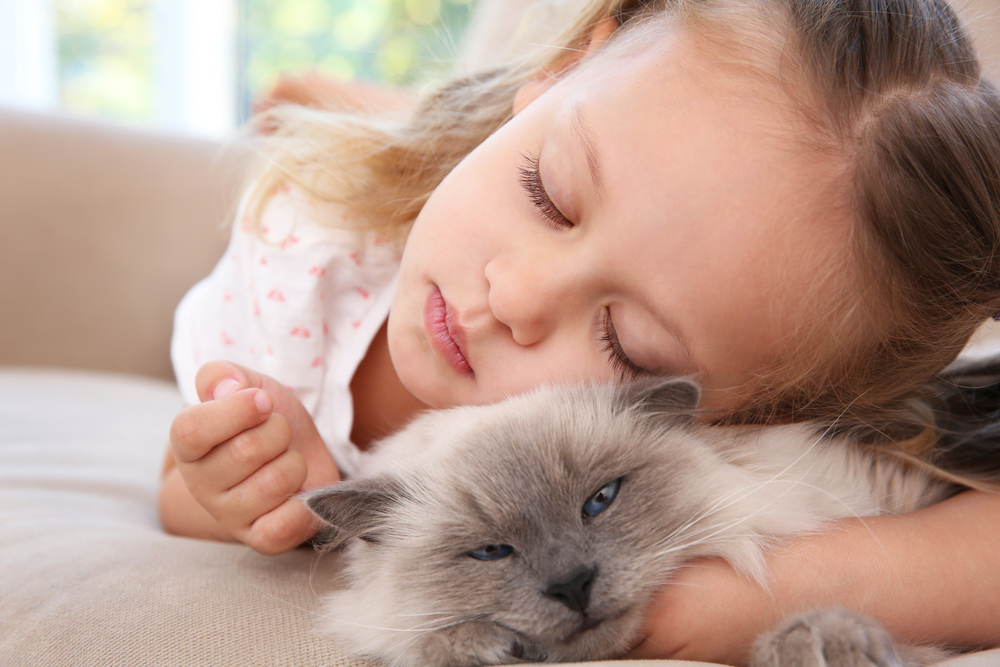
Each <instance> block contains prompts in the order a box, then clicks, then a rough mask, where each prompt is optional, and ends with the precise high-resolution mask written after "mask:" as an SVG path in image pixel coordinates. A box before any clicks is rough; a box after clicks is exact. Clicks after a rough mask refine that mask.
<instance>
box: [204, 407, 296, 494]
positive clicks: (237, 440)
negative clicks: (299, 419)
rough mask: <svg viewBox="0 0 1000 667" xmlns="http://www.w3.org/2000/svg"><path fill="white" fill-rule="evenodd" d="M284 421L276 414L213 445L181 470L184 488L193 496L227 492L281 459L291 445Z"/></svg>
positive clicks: (289, 431)
mask: <svg viewBox="0 0 1000 667" xmlns="http://www.w3.org/2000/svg"><path fill="white" fill-rule="evenodd" d="M291 437H292V436H291V429H290V428H289V427H288V421H287V420H286V419H285V418H284V417H283V416H281V415H279V414H277V413H271V415H270V416H269V417H268V418H267V419H266V420H265V421H264V423H263V424H260V425H258V426H255V427H254V428H251V429H247V430H246V431H243V432H242V433H239V434H238V435H236V436H234V437H232V438H230V439H229V440H227V441H226V442H223V443H222V444H220V445H217V446H216V447H215V448H214V449H213V450H212V451H210V452H209V453H208V454H206V455H205V456H203V457H202V458H201V459H200V460H199V461H196V462H195V463H193V464H191V465H190V466H188V468H189V469H188V470H185V480H186V481H187V484H188V488H190V489H191V490H192V492H193V493H195V492H196V491H195V489H198V492H205V493H207V492H214V493H221V492H224V491H228V490H229V489H231V488H233V487H234V486H236V485H237V484H240V483H242V482H243V481H244V480H246V479H248V478H249V477H250V476H251V475H253V474H254V473H255V472H257V471H258V470H260V469H261V468H262V467H264V466H265V465H266V464H267V463H269V462H271V461H273V460H274V459H276V458H278V457H279V456H281V454H282V453H283V452H284V451H285V450H286V449H288V445H289V443H290V442H291Z"/></svg>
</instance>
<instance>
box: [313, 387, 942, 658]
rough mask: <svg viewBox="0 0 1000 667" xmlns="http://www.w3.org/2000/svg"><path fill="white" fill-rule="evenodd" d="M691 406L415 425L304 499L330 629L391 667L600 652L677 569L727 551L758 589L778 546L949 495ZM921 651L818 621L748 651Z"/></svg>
mask: <svg viewBox="0 0 1000 667" xmlns="http://www.w3.org/2000/svg"><path fill="white" fill-rule="evenodd" d="M697 401H698V388H697V386H696V385H694V384H692V383H690V382H687V381H683V380H673V381H665V382H657V383H652V384H633V385H629V386H624V387H616V386H611V385H608V386H596V387H562V388H543V389H540V390H538V391H536V392H534V393H531V394H527V395H524V396H520V397H516V398H512V399H510V400H507V401H505V402H503V403H499V404H496V405H490V406H481V407H463V408H455V409H452V410H445V411H437V412H431V413H428V414H426V415H425V416H423V417H421V418H419V419H417V420H416V421H415V422H414V423H413V424H412V425H410V426H409V427H408V428H406V429H404V430H403V431H402V432H400V433H398V434H397V435H394V436H392V437H390V438H388V439H386V440H385V441H383V442H381V443H380V444H379V445H378V446H377V448H376V449H375V450H374V451H373V453H372V454H371V455H369V456H368V458H367V459H366V462H365V464H364V472H363V474H362V475H360V476H358V477H355V478H353V479H350V480H347V481H344V482H341V483H339V484H336V485H334V486H331V487H327V488H325V489H320V490H317V491H314V492H311V493H310V494H308V495H307V496H306V498H305V500H306V502H307V504H308V506H309V507H310V508H311V509H312V511H313V512H315V513H316V514H317V515H318V516H319V517H320V518H322V519H323V520H324V521H325V522H327V523H328V524H330V526H332V527H334V528H335V530H331V531H330V535H331V540H332V541H331V543H330V545H329V547H330V548H340V547H344V549H343V551H342V557H343V558H344V559H345V563H344V566H343V567H344V572H345V575H346V576H345V583H344V586H343V587H342V588H341V589H340V590H337V591H336V592H334V593H333V594H332V595H331V596H330V597H329V599H328V601H327V607H326V616H327V617H328V619H329V620H328V621H327V624H326V630H327V631H328V632H330V633H331V634H332V635H333V636H334V637H335V638H336V640H337V641H338V642H340V643H341V644H342V645H344V646H345V647H347V648H349V649H351V650H353V651H355V652H356V653H358V654H362V655H367V656H371V657H375V658H377V659H380V660H381V661H383V662H385V663H387V664H390V665H393V666H394V667H446V666H447V667H452V666H453V667H459V666H462V667H464V666H467V665H484V664H506V663H511V662H521V661H552V662H559V661H578V660H593V659H601V658H607V657H614V656H617V655H621V654H622V653H623V652H625V651H626V650H627V649H628V648H629V647H630V646H631V645H633V644H634V643H635V642H636V640H637V638H638V632H639V630H640V627H641V623H642V619H643V614H644V612H645V610H646V608H647V606H648V604H649V603H650V601H651V598H652V596H653V594H654V593H655V592H656V591H657V590H658V589H659V588H661V587H662V586H663V585H664V584H665V583H666V582H667V581H668V579H669V577H670V575H671V573H672V572H673V571H674V570H676V569H677V568H678V567H679V566H681V565H682V564H683V563H684V562H685V561H688V560H691V559H692V558H696V557H700V556H721V557H722V558H725V559H726V560H727V561H729V562H730V563H731V564H732V565H733V567H734V568H735V569H736V570H737V571H738V572H739V573H740V574H741V575H743V576H746V577H748V578H750V579H753V580H755V581H758V582H761V583H764V582H766V581H767V571H766V568H765V549H766V548H767V546H768V545H769V544H771V543H773V541H774V540H777V539H780V538H782V537H785V536H789V535H792V534H797V533H803V532H807V531H811V530H815V529H817V528H819V527H820V525H821V524H822V523H823V522H824V521H828V520H831V519H835V518H840V517H846V516H872V515H879V514H887V513H901V512H908V511H911V510H914V509H917V508H919V507H922V506H925V505H929V504H931V503H933V502H936V501H938V500H941V499H943V498H945V497H947V496H948V495H950V494H951V493H954V491H955V489H954V488H953V487H951V486H949V485H948V484H946V483H943V482H941V481H938V480H936V479H934V478H932V477H930V476H929V475H928V474H926V473H924V472H922V471H919V470H915V469H912V468H907V467H904V466H902V465H901V464H900V463H899V462H898V461H896V460H894V459H892V458H891V457H889V456H886V455H881V456H880V455H877V454H875V453H873V452H871V451H866V450H865V449H863V448H862V447H859V446H857V445H853V444H850V443H848V442H845V441H844V440H843V437H842V436H837V437H835V436H824V434H823V433H820V432H818V430H817V427H816V426H815V425H794V426H779V427H768V428H739V429H736V428H722V427H712V426H705V425H702V424H699V423H697V422H696V421H695V419H694V417H693V415H694V414H695V413H694V409H695V406H696V404H697ZM357 538H360V539H357ZM824 652H825V653H826V657H825V658H824ZM900 655H902V656H903V658H904V661H900V657H899V656H900ZM934 655H935V654H934V653H933V652H927V653H926V654H924V655H921V654H920V652H919V649H917V650H915V651H909V648H908V647H902V649H901V650H899V651H897V648H896V647H894V646H893V644H892V641H891V640H890V638H889V637H888V635H887V634H886V633H885V632H884V631H882V630H881V629H880V628H879V627H878V626H876V625H875V624H874V623H872V622H871V621H868V620H867V619H864V618H862V617H858V616H856V615H853V614H850V613H848V612H845V611H843V610H822V611H819V612H815V613H812V614H807V615H804V616H802V617H798V618H795V619H793V620H791V621H790V622H789V623H788V624H786V626H784V627H783V628H780V629H778V630H776V631H775V632H773V633H771V634H769V635H767V636H765V637H763V638H761V640H760V641H758V644H757V646H756V648H755V650H754V656H753V660H754V664H756V665H762V666H763V665H779V664H796V665H816V666H817V667H820V666H821V665H830V666H831V667H833V666H835V665H836V666H838V667H847V666H853V665H860V664H864V665H869V664H873V665H884V666H889V665H903V664H907V665H909V664H923V662H924V661H925V660H929V659H931V657H932V656H934ZM938 655H940V654H938Z"/></svg>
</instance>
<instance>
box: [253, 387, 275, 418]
mask: <svg viewBox="0 0 1000 667" xmlns="http://www.w3.org/2000/svg"><path fill="white" fill-rule="evenodd" d="M253 402H254V403H256V404H257V409H258V410H260V414H262V415H266V414H267V413H269V412H270V411H271V397H270V396H268V395H267V392H264V391H258V392H257V393H256V394H254V396H253Z"/></svg>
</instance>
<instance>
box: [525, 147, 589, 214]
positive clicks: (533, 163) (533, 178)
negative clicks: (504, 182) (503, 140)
mask: <svg viewBox="0 0 1000 667" xmlns="http://www.w3.org/2000/svg"><path fill="white" fill-rule="evenodd" d="M522 157H524V164H522V165H521V166H520V167H519V168H518V171H519V172H520V173H521V177H520V179H518V180H519V181H520V182H521V187H523V188H524V191H525V192H526V193H528V199H530V200H531V201H532V203H533V204H534V205H535V206H536V207H537V208H538V210H539V211H541V213H542V216H543V217H544V218H545V219H546V220H548V221H549V222H550V223H552V224H553V225H554V226H555V227H558V228H559V229H570V228H572V227H574V226H575V225H574V224H573V222H572V221H571V220H570V219H569V218H567V217H566V216H565V215H563V213H562V211H560V210H559V207H558V206H556V205H555V204H554V203H553V202H552V199H551V198H550V197H549V193H548V192H546V191H545V185H543V184H542V175H541V173H539V171H538V156H537V155H522Z"/></svg>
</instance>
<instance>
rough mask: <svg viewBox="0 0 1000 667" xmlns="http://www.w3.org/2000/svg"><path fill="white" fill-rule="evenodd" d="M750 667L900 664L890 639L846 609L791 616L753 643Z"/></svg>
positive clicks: (881, 666)
mask: <svg viewBox="0 0 1000 667" xmlns="http://www.w3.org/2000/svg"><path fill="white" fill-rule="evenodd" d="M750 665H751V667H903V665H904V663H903V661H902V660H901V659H900V657H899V654H898V653H897V651H896V648H895V646H894V645H893V642H892V638H891V637H890V636H889V633H887V632H886V631H885V630H883V629H882V627H881V626H880V625H878V624H877V623H875V622H874V621H872V620H871V619H869V618H867V617H865V616H861V615H860V614H856V613H854V612H850V611H847V610H846V609H840V608H830V609H819V610H816V611H811V612H807V613H804V614H799V615H798V616H794V617H792V618H791V619H789V620H788V621H786V622H785V623H784V624H782V625H781V626H780V627H779V628H777V629H776V630H774V631H772V632H769V633H767V634H765V635H763V636H761V637H760V638H759V639H758V640H757V642H756V643H755V644H754V648H753V653H752V656H751V659H750Z"/></svg>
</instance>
